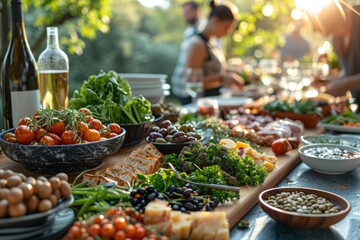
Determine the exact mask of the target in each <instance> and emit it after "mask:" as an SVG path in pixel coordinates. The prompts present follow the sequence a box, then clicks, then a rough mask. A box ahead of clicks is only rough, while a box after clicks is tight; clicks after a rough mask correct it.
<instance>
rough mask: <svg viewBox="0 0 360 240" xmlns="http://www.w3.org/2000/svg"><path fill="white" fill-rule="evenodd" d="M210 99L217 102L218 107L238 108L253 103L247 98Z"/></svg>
mask: <svg viewBox="0 0 360 240" xmlns="http://www.w3.org/2000/svg"><path fill="white" fill-rule="evenodd" d="M211 98H212V99H215V100H217V101H218V104H219V107H240V106H242V105H245V104H248V103H251V102H253V99H252V98H248V97H230V98H222V97H211Z"/></svg>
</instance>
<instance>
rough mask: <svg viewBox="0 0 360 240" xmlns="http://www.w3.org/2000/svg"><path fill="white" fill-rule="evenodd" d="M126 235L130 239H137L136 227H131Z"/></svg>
mask: <svg viewBox="0 0 360 240" xmlns="http://www.w3.org/2000/svg"><path fill="white" fill-rule="evenodd" d="M126 235H127V236H128V238H131V239H133V238H135V236H136V228H135V226H134V225H129V226H128V227H127V229H126Z"/></svg>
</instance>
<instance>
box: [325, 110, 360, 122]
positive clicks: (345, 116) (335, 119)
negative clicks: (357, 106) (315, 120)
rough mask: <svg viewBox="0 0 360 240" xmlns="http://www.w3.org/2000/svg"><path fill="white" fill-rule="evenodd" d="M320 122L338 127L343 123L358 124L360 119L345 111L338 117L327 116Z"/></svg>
mask: <svg viewBox="0 0 360 240" xmlns="http://www.w3.org/2000/svg"><path fill="white" fill-rule="evenodd" d="M322 122H323V123H327V124H338V125H342V124H345V123H358V122H360V117H359V116H358V115H356V114H355V113H353V112H351V111H345V112H342V113H341V114H340V115H331V116H328V117H326V118H325V119H324V120H323V121H322Z"/></svg>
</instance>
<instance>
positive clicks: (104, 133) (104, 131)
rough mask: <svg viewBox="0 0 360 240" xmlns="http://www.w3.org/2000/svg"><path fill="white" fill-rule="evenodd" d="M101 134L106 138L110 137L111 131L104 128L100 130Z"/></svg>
mask: <svg viewBox="0 0 360 240" xmlns="http://www.w3.org/2000/svg"><path fill="white" fill-rule="evenodd" d="M99 133H100V136H101V137H104V138H109V137H110V131H109V129H106V128H103V129H100V130H99Z"/></svg>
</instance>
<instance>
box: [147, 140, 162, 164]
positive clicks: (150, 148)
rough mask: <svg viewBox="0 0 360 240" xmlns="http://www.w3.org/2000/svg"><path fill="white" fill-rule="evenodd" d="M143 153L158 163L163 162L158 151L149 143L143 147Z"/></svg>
mask: <svg viewBox="0 0 360 240" xmlns="http://www.w3.org/2000/svg"><path fill="white" fill-rule="evenodd" d="M144 151H145V152H147V153H148V154H150V155H152V156H153V157H155V158H157V159H158V160H159V162H160V163H163V162H164V155H163V154H162V153H161V152H159V150H158V149H157V148H156V147H155V146H154V144H152V143H149V144H147V145H146V146H145V147H144Z"/></svg>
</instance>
